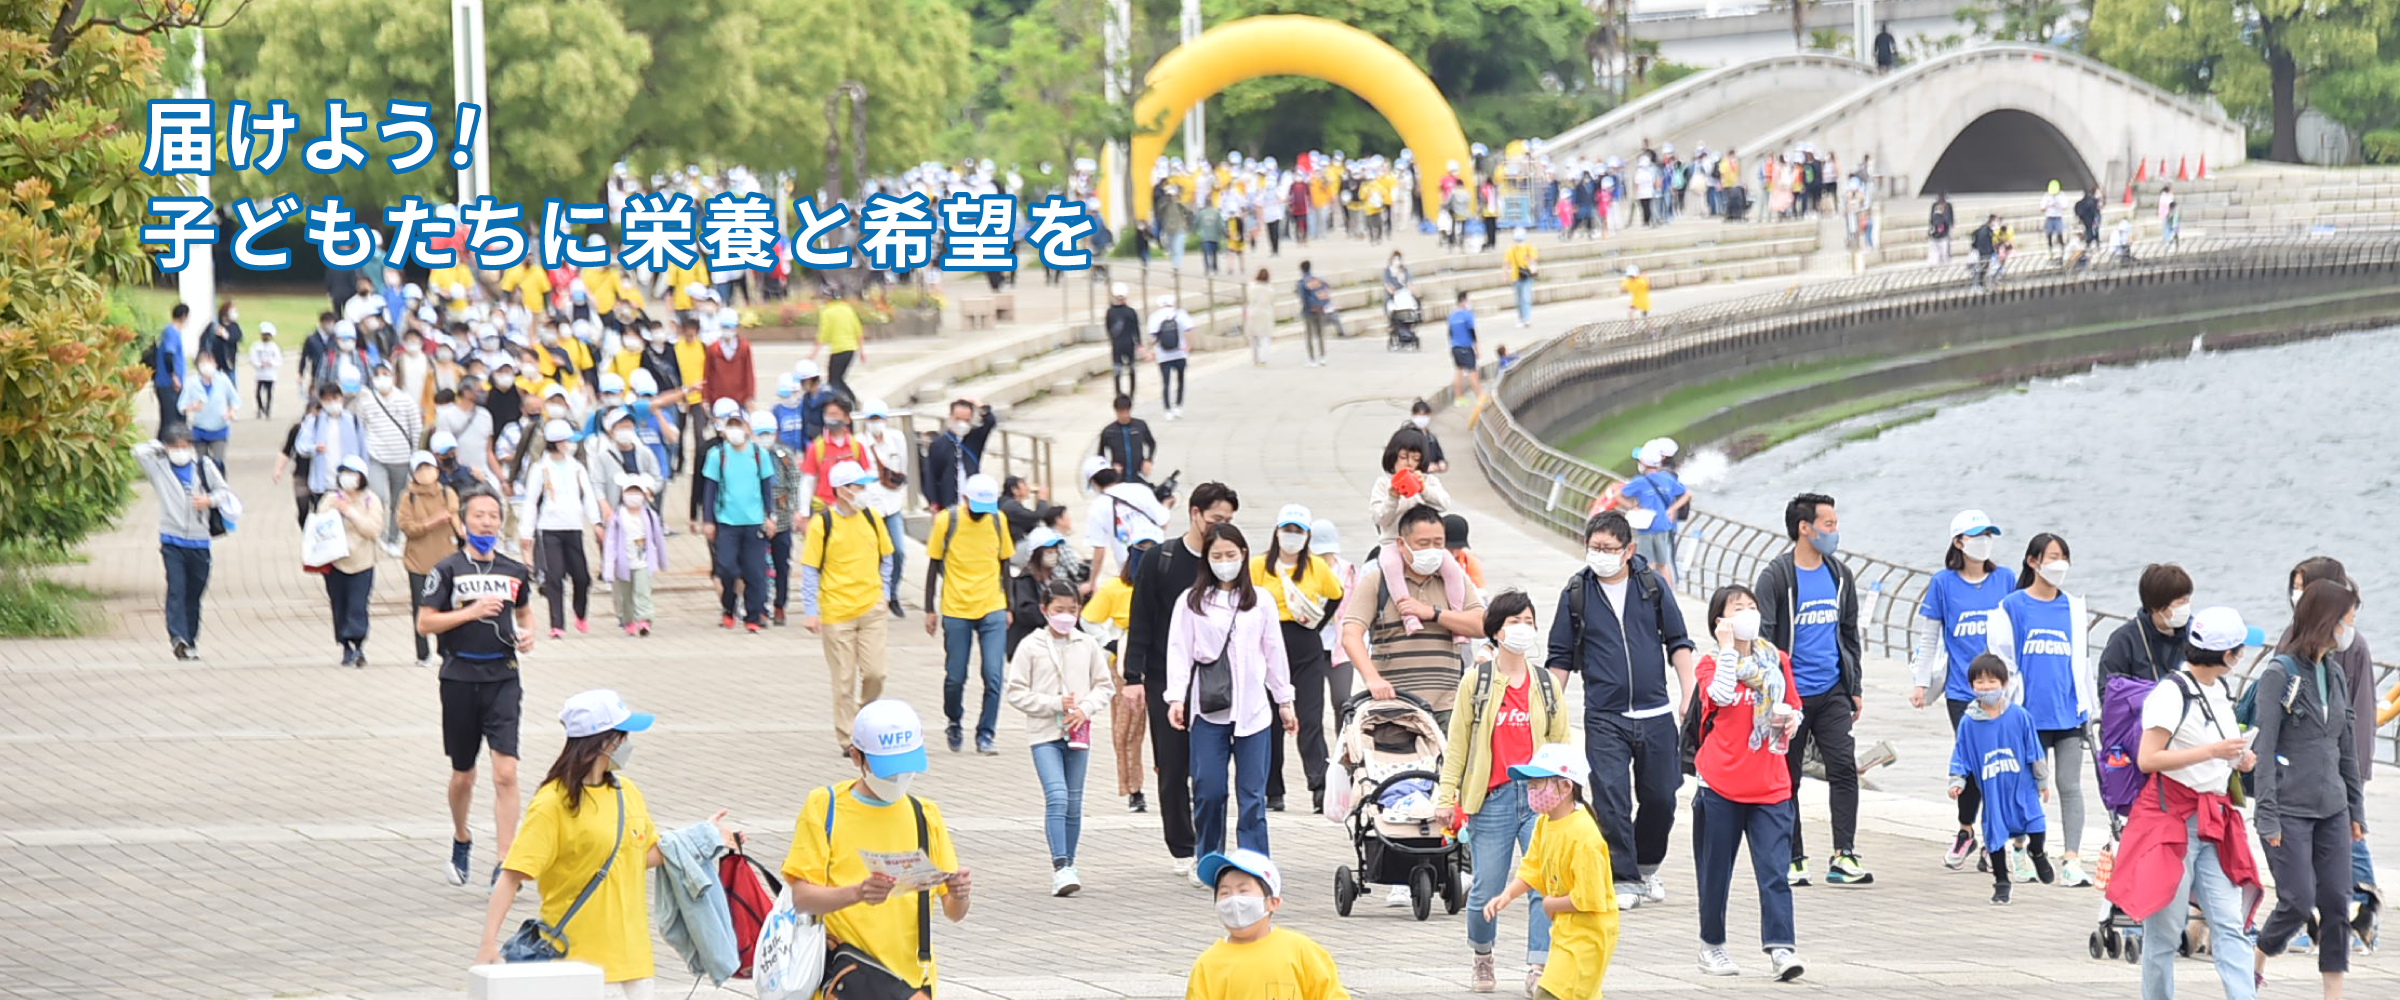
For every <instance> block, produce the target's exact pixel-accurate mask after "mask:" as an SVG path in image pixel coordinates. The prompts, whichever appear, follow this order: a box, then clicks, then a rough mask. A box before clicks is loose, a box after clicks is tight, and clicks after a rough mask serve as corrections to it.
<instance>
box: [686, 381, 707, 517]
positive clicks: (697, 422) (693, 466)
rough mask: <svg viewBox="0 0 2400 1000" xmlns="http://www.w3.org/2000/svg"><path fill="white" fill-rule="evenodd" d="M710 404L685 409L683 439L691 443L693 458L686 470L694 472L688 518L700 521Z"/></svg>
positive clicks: (702, 403) (695, 404)
mask: <svg viewBox="0 0 2400 1000" xmlns="http://www.w3.org/2000/svg"><path fill="white" fill-rule="evenodd" d="M708 405H709V404H708V403H707V402H706V401H705V400H704V401H702V402H699V403H694V404H692V405H689V406H686V407H684V408H683V439H684V440H685V441H686V442H689V443H690V447H691V449H692V452H691V454H692V458H691V461H690V463H689V464H687V465H685V466H684V468H687V469H690V470H691V471H692V488H691V491H690V492H691V494H692V501H691V503H692V508H691V511H690V512H689V513H688V514H686V515H685V516H686V517H689V518H691V519H692V520H694V521H697V520H700V457H701V456H702V455H706V454H708V443H709V441H711V440H714V439H713V438H711V437H709V434H708V421H709V416H708Z"/></svg>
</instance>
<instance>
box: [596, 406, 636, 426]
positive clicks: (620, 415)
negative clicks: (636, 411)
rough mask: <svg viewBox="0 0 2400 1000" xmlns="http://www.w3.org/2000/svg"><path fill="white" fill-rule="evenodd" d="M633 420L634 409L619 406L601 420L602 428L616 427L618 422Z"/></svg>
mask: <svg viewBox="0 0 2400 1000" xmlns="http://www.w3.org/2000/svg"><path fill="white" fill-rule="evenodd" d="M631 419H633V407H630V406H619V407H616V408H615V409H612V410H609V411H608V415H607V416H604V417H601V418H600V426H602V427H615V426H616V425H617V422H618V421H620V420H631Z"/></svg>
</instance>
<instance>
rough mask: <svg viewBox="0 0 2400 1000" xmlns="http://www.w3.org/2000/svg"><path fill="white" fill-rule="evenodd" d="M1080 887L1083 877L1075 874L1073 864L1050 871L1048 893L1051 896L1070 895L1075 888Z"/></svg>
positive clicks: (1081, 886)
mask: <svg viewBox="0 0 2400 1000" xmlns="http://www.w3.org/2000/svg"><path fill="white" fill-rule="evenodd" d="M1081 888H1083V879H1082V878H1081V877H1078V876H1077V875H1076V874H1075V866H1074V865H1068V866H1066V867H1065V868H1061V869H1059V870H1057V871H1054V872H1051V873H1050V894H1051V895H1053V896H1072V895H1074V894H1075V890H1077V889H1081Z"/></svg>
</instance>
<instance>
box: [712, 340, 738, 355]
mask: <svg viewBox="0 0 2400 1000" xmlns="http://www.w3.org/2000/svg"><path fill="white" fill-rule="evenodd" d="M740 346H742V342H741V341H738V340H734V339H732V338H730V337H728V338H725V339H722V340H719V341H717V350H718V351H720V352H722V353H723V354H724V355H725V357H726V358H728V359H730V358H732V357H733V352H734V349H735V348H738V347H740Z"/></svg>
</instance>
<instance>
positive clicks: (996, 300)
mask: <svg viewBox="0 0 2400 1000" xmlns="http://www.w3.org/2000/svg"><path fill="white" fill-rule="evenodd" d="M989 302H990V304H991V309H992V312H991V315H992V318H994V319H996V320H998V321H1000V322H1002V323H1014V322H1016V321H1017V293H1015V292H996V293H994V294H993V295H992V297H991V299H990V300H989Z"/></svg>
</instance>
